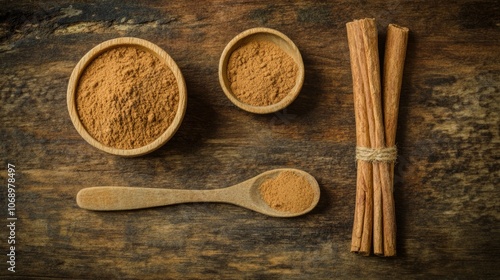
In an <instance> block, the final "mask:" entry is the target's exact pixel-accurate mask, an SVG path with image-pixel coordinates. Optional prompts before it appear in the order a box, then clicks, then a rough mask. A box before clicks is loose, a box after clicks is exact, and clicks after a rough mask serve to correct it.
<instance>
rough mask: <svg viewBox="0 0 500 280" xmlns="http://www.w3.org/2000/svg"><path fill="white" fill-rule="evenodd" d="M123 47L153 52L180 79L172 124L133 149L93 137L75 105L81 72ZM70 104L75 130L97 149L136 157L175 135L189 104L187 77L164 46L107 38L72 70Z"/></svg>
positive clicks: (137, 40) (133, 40)
mask: <svg viewBox="0 0 500 280" xmlns="http://www.w3.org/2000/svg"><path fill="white" fill-rule="evenodd" d="M122 46H132V47H136V48H138V49H141V50H144V51H147V52H149V53H151V54H153V55H155V56H156V57H157V58H158V59H160V61H162V62H164V63H165V64H166V65H167V67H168V68H169V69H170V70H171V71H172V73H173V74H174V76H175V79H176V81H177V87H178V91H179V104H178V107H177V111H176V113H175V117H174V120H173V121H172V123H171V124H170V126H169V127H168V128H167V129H166V130H165V131H164V132H163V133H162V134H161V135H160V136H159V137H158V138H156V139H155V140H154V141H153V142H151V143H149V144H146V145H144V146H141V147H138V148H133V149H120V148H114V147H110V146H107V145H104V144H103V143H101V142H99V141H98V140H96V139H95V138H93V137H92V136H91V135H90V134H89V133H88V131H87V130H86V129H85V127H84V125H83V124H82V122H81V120H80V117H79V115H78V110H77V108H76V98H75V96H76V91H77V88H78V83H79V80H80V77H81V75H82V74H83V72H84V71H85V69H86V68H87V67H88V66H89V65H90V64H91V63H92V62H93V60H94V59H95V58H97V57H98V56H99V55H101V54H103V53H105V52H106V51H109V50H111V49H113V48H118V47H122ZM67 106H68V112H69V115H70V118H71V121H72V123H73V125H74V127H75V129H76V131H77V132H78V133H79V134H80V136H81V137H82V138H83V139H84V140H85V141H87V143H89V144H90V145H92V146H94V147H95V148H97V149H99V150H101V151H104V152H106V153H109V154H114V155H118V156H123V157H134V156H141V155H144V154H148V153H150V152H153V151H155V150H156V149H158V148H160V147H161V146H162V145H164V144H165V143H166V142H167V141H168V140H170V138H172V136H173V135H174V134H175V133H176V132H177V130H178V129H179V127H180V124H181V123H182V120H183V118H184V115H185V112H186V107H187V89H186V83H185V80H184V77H183V76H182V73H181V71H180V69H179V67H178V66H177V64H176V63H175V61H174V60H173V59H172V58H171V57H170V55H169V54H168V53H167V52H166V51H164V50H163V49H162V48H160V47H159V46H157V45H156V44H153V43H151V42H149V41H147V40H144V39H140V38H136V37H119V38H115V39H111V40H107V41H104V42H102V43H100V44H98V45H96V46H95V47H93V48H92V49H91V50H89V51H88V52H87V53H86V54H85V55H84V56H83V57H82V58H81V59H80V61H79V62H78V63H77V64H76V66H75V68H74V69H73V71H72V73H71V76H70V79H69V82H68V88H67Z"/></svg>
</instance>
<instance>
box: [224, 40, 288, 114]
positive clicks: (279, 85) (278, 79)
mask: <svg viewBox="0 0 500 280" xmlns="http://www.w3.org/2000/svg"><path fill="white" fill-rule="evenodd" d="M227 69H228V70H227V77H228V80H229V82H230V83H231V90H232V92H233V94H234V95H235V97H236V98H237V99H238V100H240V101H241V102H244V103H246V104H249V105H254V106H267V105H272V104H275V103H278V102H279V101H281V100H282V99H283V98H284V97H285V96H286V95H287V94H288V93H289V92H290V91H291V90H292V88H293V87H294V86H295V81H296V79H297V74H298V66H297V63H295V61H294V60H293V58H292V57H291V56H290V55H288V54H287V53H286V52H285V51H283V50H282V49H281V48H280V47H279V46H278V45H276V44H274V43H272V42H269V41H251V42H249V43H247V44H244V45H242V46H241V47H239V48H238V49H236V50H235V51H234V52H233V53H232V54H231V56H230V57H229V62H228V68H227Z"/></svg>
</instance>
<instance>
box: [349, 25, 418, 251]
mask: <svg viewBox="0 0 500 280" xmlns="http://www.w3.org/2000/svg"><path fill="white" fill-rule="evenodd" d="M346 26H347V37H348V42H349V52H350V59H351V71H352V79H353V93H354V113H355V119H356V146H357V147H356V159H357V181H356V206H355V212H354V225H353V231H352V242H351V251H352V252H357V253H360V254H362V255H370V253H371V252H372V242H373V253H374V254H376V255H379V256H395V255H396V221H395V207H394V196H393V184H394V162H395V160H396V156H397V152H396V146H395V143H396V127H397V117H398V109H399V96H400V91H401V82H402V77H403V66H404V60H405V55H406V45H407V41H408V32H409V30H408V28H405V27H400V26H397V25H394V24H390V25H389V27H388V29H387V39H386V45H385V56H384V65H383V67H384V68H383V76H384V77H383V85H382V86H381V75H380V64H379V52H378V33H377V27H376V22H375V19H361V20H355V21H352V22H349V23H347V24H346ZM382 89H383V91H382Z"/></svg>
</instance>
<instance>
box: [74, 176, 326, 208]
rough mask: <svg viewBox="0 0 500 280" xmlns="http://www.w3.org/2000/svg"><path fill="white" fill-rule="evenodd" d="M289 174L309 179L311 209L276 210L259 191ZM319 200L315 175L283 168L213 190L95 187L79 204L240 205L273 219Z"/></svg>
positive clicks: (82, 192)
mask: <svg viewBox="0 0 500 280" xmlns="http://www.w3.org/2000/svg"><path fill="white" fill-rule="evenodd" d="M285 171H290V172H293V173H295V174H296V175H298V176H300V177H303V178H305V179H306V181H307V182H308V185H309V187H310V188H311V190H312V192H313V199H312V202H311V204H310V206H309V207H307V208H306V209H304V210H302V211H300V212H286V211H280V210H277V209H274V208H272V207H271V206H269V204H267V203H266V202H265V201H264V200H263V198H262V196H261V194H260V190H259V187H260V186H261V185H262V184H263V183H264V182H265V181H266V180H269V179H273V178H276V177H277V176H278V175H279V174H280V173H282V172H285ZM319 197H320V188H319V185H318V182H317V181H316V179H314V177H313V176H312V175H310V174H309V173H307V172H305V171H302V170H298V169H291V168H282V169H274V170H270V171H266V172H264V173H261V174H259V175H257V176H255V177H253V178H251V179H248V180H246V181H244V182H241V183H239V184H236V185H234V186H231V187H227V188H221V189H213V190H180V189H161V188H134V187H117V186H105V187H91V188H85V189H82V190H80V191H79V192H78V194H77V197H76V202H77V204H78V206H80V207H81V208H84V209H88V210H96V211H115V210H131V209H141V208H149V207H158V206H166V205H172V204H179V203H190V202H220V203H230V204H234V205H238V206H241V207H244V208H247V209H251V210H253V211H256V212H259V213H262V214H265V215H269V216H273V217H296V216H300V215H303V214H306V213H307V212H309V211H311V210H312V209H313V208H314V207H315V206H316V205H317V204H318V201H319Z"/></svg>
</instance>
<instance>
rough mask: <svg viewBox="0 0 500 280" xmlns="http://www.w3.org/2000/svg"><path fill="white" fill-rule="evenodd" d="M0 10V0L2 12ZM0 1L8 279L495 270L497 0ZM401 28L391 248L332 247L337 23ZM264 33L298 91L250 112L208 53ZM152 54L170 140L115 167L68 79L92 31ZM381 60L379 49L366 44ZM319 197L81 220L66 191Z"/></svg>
mask: <svg viewBox="0 0 500 280" xmlns="http://www.w3.org/2000/svg"><path fill="white" fill-rule="evenodd" d="M4 2H5V3H4ZM269 3H270V2H268V1H262V2H257V1H256V2H253V1H219V0H218V1H210V2H200V3H198V2H197V1H172V3H171V2H170V1H168V2H167V1H165V2H162V1H151V2H148V1H131V2H128V3H122V1H116V0H110V1H104V2H102V3H101V2H97V1H96V2H95V3H90V2H88V1H81V2H80V1H76V2H75V1H67V0H62V1H56V2H44V1H35V2H34V1H24V0H19V1H3V2H2V4H1V5H0V38H1V39H0V63H1V66H2V67H1V68H0V84H1V88H0V139H1V141H0V159H1V161H2V166H3V167H2V171H1V172H0V174H1V180H2V182H3V183H2V184H3V186H4V187H2V188H1V191H0V193H1V194H2V196H1V202H0V207H1V208H2V209H0V219H1V220H2V221H4V224H5V223H6V221H7V220H6V218H7V213H6V207H7V206H6V193H7V190H6V187H5V186H6V183H5V182H6V172H7V171H6V170H7V168H6V166H7V163H12V164H15V165H16V170H17V173H16V179H17V181H16V184H17V201H16V202H17V217H18V221H17V229H16V273H11V272H9V271H8V270H7V264H6V262H5V261H6V260H7V257H6V254H7V253H8V252H7V250H8V247H7V246H8V244H7V241H6V240H7V239H6V236H8V234H9V233H8V232H7V228H6V227H5V226H2V227H0V236H3V238H2V239H1V240H0V248H1V252H2V254H1V255H2V256H3V257H0V260H1V263H3V265H2V266H1V267H0V275H1V276H2V277H5V276H15V277H17V278H19V279H30V278H32V279H35V278H36V279H39V278H44V279H51V278H72V279H75V278H79V279H98V278H100V279H111V278H113V279H151V278H156V279H179V278H191V279H193V278H205V279H214V278H222V279H241V278H250V279H279V278H282V279H332V278H342V279H351V278H383V279H387V278H396V277H398V278H445V279H471V278H477V279H494V278H498V277H500V269H499V268H498V263H499V262H500V257H499V256H500V237H499V236H500V214H499V213H500V211H499V210H500V199H499V191H498V186H499V185H500V182H499V181H500V180H499V178H500V171H499V170H500V136H499V130H500V129H499V128H500V127H499V123H500V122H499V120H500V118H499V114H500V113H499V112H500V94H499V85H500V56H499V55H498V54H499V53H500V16H499V15H500V12H499V8H498V4H497V3H496V1H456V2H454V4H447V3H438V2H436V3H433V2H432V1H393V2H390V3H387V2H386V1H370V2H367V1H356V2H351V1H335V2H329V3H313V2H309V1H307V2H306V1H293V2H292V1H283V2H281V1H278V2H274V3H273V4H269ZM365 17H374V18H376V19H377V23H378V29H379V32H380V40H379V41H380V42H384V41H385V38H384V36H385V29H386V27H387V25H388V24H389V23H395V24H399V25H401V26H406V27H408V28H409V29H410V30H411V31H410V36H409V42H408V50H407V57H406V62H405V68H404V76H403V86H402V94H401V101H400V112H399V120H398V135H397V145H398V151H399V157H398V162H397V164H396V169H395V194H394V196H395V203H396V216H397V217H396V220H397V221H396V222H397V226H398V231H397V242H398V244H397V247H398V256H397V257H395V258H390V259H384V258H379V257H361V256H358V255H355V254H352V253H350V250H349V246H350V235H351V230H352V221H353V215H354V199H355V189H356V188H355V184H356V166H355V162H354V151H355V144H356V139H355V124H354V105H353V99H352V81H351V73H350V67H349V52H348V47H347V37H346V30H345V23H346V22H348V21H351V20H353V19H356V18H365ZM257 26H264V27H270V28H274V29H276V30H279V31H281V32H283V33H284V34H286V35H287V36H289V37H290V39H292V40H293V41H294V43H295V44H296V45H297V47H298V48H299V49H300V51H301V54H302V56H303V60H304V64H305V73H306V74H305V81H304V86H303V88H302V92H301V94H300V95H299V97H298V99H297V100H296V101H295V102H294V103H293V104H292V105H290V106H289V107H288V108H287V109H286V110H284V111H280V112H277V113H274V114H269V115H254V114H250V113H247V112H244V111H242V110H240V109H238V108H236V107H235V106H234V105H233V104H232V103H231V102H230V101H229V100H228V99H227V98H226V97H225V96H224V93H223V92H222V89H221V88H220V85H219V82H218V77H217V66H218V61H219V57H220V54H221V52H222V50H223V49H224V46H225V45H226V44H227V43H228V42H229V41H230V40H231V38H233V37H234V36H235V35H236V34H238V33H240V32H241V31H243V30H245V29H248V28H252V27H257ZM120 36H135V37H139V38H143V39H146V40H149V41H151V42H153V43H155V44H157V45H159V46H160V47H162V48H163V49H164V50H165V51H167V52H168V53H169V54H170V56H172V58H173V59H174V60H175V61H176V62H177V64H178V66H179V68H180V69H181V71H182V73H183V75H184V77H185V79H186V85H187V89H188V108H187V111H186V117H185V119H184V121H183V123H182V125H181V127H180V129H179V131H178V132H177V134H176V135H175V136H174V137H173V138H172V139H171V141H169V142H168V143H167V144H166V145H165V146H163V147H162V148H160V149H159V150H157V151H155V152H154V153H152V154H149V155H146V156H142V157H138V158H120V157H116V156H113V155H108V154H105V153H103V152H100V151H98V150H96V149H95V148H93V147H92V146H90V145H88V144H87V143H86V142H85V141H84V140H83V139H82V138H81V137H80V136H79V135H78V133H77V132H76V130H75V129H74V127H73V126H72V124H71V121H70V119H69V115H68V112H67V108H66V94H65V93H66V87H67V82H68V79H69V76H70V74H71V71H72V69H73V67H74V66H75V65H76V63H77V62H78V60H79V59H80V58H81V57H82V56H83V55H84V54H85V53H86V52H87V51H88V50H90V49H91V48H92V47H93V46H95V45H97V44H99V43H101V42H102V41H105V40H107V39H111V38H116V37H120ZM381 48H383V46H381ZM281 167H291V168H300V169H304V170H306V171H308V172H309V173H311V174H312V175H314V176H315V177H316V178H317V180H318V182H319V184H320V187H321V191H322V197H321V199H320V202H319V205H318V207H317V208H316V209H315V210H313V212H311V213H310V214H308V215H306V216H303V217H297V218H292V219H278V218H271V217H266V216H264V215H261V214H258V213H255V212H252V211H248V210H245V209H243V208H239V207H236V206H232V205H225V204H185V205H177V206H169V207H159V208H153V209H146V210H139V211H123V212H110V213H108V212H90V211H86V210H82V209H80V208H78V207H77V205H76V201H75V197H76V194H77V192H78V191H79V190H80V189H82V188H84V187H90V186H98V185H123V186H142V187H157V188H160V187H169V188H179V189H198V188H202V189H212V188H218V187H223V186H229V185H232V184H235V183H237V182H240V181H242V180H244V179H248V178H250V177H253V176H254V175H256V174H258V173H260V172H263V171H266V170H269V169H273V168H281Z"/></svg>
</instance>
